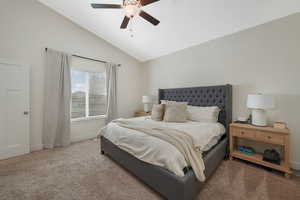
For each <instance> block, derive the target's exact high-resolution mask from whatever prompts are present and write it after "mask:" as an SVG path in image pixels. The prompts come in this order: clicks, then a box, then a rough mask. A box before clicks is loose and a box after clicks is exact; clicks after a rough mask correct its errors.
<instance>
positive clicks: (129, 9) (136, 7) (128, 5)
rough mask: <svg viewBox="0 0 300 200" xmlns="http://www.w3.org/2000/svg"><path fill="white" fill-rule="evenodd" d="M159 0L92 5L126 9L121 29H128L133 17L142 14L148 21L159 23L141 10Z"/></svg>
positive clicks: (132, 0)
mask: <svg viewBox="0 0 300 200" xmlns="http://www.w3.org/2000/svg"><path fill="white" fill-rule="evenodd" d="M157 1H159V0H123V5H118V4H94V3H93V4H91V6H92V7H93V8H95V9H99V8H105V9H109V8H110V9H124V12H125V17H124V19H123V21H122V24H121V27H120V28H121V29H126V28H127V25H128V23H129V21H130V19H132V18H133V17H136V16H138V15H139V16H140V17H142V18H143V19H145V20H146V21H148V22H150V23H151V24H153V25H155V26H156V25H158V24H159V21H158V20H157V19H155V18H154V17H152V16H151V15H149V14H148V13H146V12H145V11H143V10H141V7H143V6H146V5H148V4H151V3H154V2H157Z"/></svg>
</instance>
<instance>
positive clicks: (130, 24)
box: [129, 17, 134, 38]
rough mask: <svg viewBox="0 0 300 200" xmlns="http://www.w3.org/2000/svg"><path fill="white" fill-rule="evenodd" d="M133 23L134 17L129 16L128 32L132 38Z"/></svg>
mask: <svg viewBox="0 0 300 200" xmlns="http://www.w3.org/2000/svg"><path fill="white" fill-rule="evenodd" d="M133 25H134V17H131V18H130V21H129V33H130V37H132V38H133V37H134V34H133Z"/></svg>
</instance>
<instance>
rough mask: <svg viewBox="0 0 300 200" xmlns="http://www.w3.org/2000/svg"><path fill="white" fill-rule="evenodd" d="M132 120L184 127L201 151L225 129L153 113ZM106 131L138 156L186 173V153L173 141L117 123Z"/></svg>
mask: <svg viewBox="0 0 300 200" xmlns="http://www.w3.org/2000/svg"><path fill="white" fill-rule="evenodd" d="M128 120H139V121H140V120H144V121H145V123H149V124H157V125H159V126H163V127H168V128H173V129H177V130H180V131H183V132H185V133H186V134H189V135H190V136H191V137H192V138H193V142H194V145H195V146H196V147H197V148H199V149H200V150H201V151H207V150H209V149H210V148H211V147H212V146H214V145H215V144H216V143H217V142H218V140H219V139H220V137H221V136H222V135H223V134H224V133H225V128H224V126H223V125H222V124H220V123H200V122H191V121H189V122H186V123H170V122H168V123H166V122H158V121H153V120H151V119H150V118H149V117H140V118H132V119H128ZM102 135H103V136H104V137H105V138H107V139H108V140H110V141H111V142H112V143H114V144H115V145H117V146H118V147H119V148H121V149H123V150H125V151H127V152H128V153H130V154H132V155H133V156H135V157H136V158H138V159H140V160H143V161H144V162H147V163H150V164H154V165H158V166H161V167H164V168H166V169H168V170H169V171H171V172H173V173H174V174H176V175H178V176H184V172H183V169H184V168H185V167H187V163H186V161H185V159H184V157H183V155H182V154H181V153H180V152H179V151H178V150H177V148H175V147H174V146H173V145H171V144H169V143H167V142H165V141H163V140H161V139H158V138H156V137H152V136H149V135H147V134H145V133H143V132H139V131H135V130H132V129H128V128H123V127H120V126H118V125H117V124H115V123H109V124H108V125H107V126H106V128H105V129H104V130H103V131H102Z"/></svg>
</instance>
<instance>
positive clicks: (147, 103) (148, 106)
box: [143, 96, 152, 113]
mask: <svg viewBox="0 0 300 200" xmlns="http://www.w3.org/2000/svg"><path fill="white" fill-rule="evenodd" d="M143 104H144V111H145V112H146V113H148V112H150V111H151V104H152V97H151V96H143Z"/></svg>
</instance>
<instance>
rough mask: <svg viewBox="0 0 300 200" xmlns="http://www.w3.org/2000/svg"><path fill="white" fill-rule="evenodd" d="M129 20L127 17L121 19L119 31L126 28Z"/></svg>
mask: <svg viewBox="0 0 300 200" xmlns="http://www.w3.org/2000/svg"><path fill="white" fill-rule="evenodd" d="M129 20H130V18H129V17H127V16H125V17H124V19H123V22H122V24H121V27H120V28H121V29H125V28H127V25H128V23H129Z"/></svg>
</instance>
